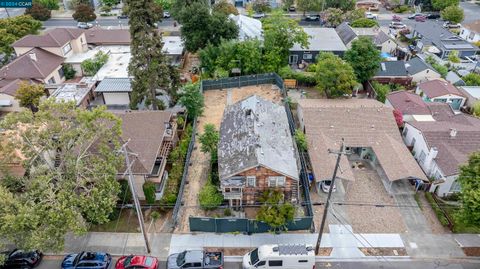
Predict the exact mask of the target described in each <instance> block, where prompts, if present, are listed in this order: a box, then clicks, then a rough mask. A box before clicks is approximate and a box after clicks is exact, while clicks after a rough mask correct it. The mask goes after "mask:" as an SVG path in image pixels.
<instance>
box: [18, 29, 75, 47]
mask: <svg viewBox="0 0 480 269" xmlns="http://www.w3.org/2000/svg"><path fill="white" fill-rule="evenodd" d="M82 33H83V30H82V29H75V28H54V29H51V30H48V31H46V32H45V33H44V34H42V35H26V36H24V37H23V38H21V39H19V40H18V41H16V42H15V43H13V45H12V47H61V46H63V45H65V44H66V43H68V42H70V41H71V40H73V39H77V38H78V37H79V36H80V35H81V34H82Z"/></svg>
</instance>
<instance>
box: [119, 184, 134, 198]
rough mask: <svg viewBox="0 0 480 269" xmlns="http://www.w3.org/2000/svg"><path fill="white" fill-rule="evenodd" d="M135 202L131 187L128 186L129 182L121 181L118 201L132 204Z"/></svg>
mask: <svg viewBox="0 0 480 269" xmlns="http://www.w3.org/2000/svg"><path fill="white" fill-rule="evenodd" d="M132 200H133V196H132V192H131V190H130V186H128V181H126V180H120V192H119V193H118V201H119V202H120V203H123V202H125V203H130V202H131V201H132Z"/></svg>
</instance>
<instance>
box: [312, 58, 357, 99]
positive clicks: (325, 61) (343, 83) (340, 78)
mask: <svg viewBox="0 0 480 269" xmlns="http://www.w3.org/2000/svg"><path fill="white" fill-rule="evenodd" d="M315 76H316V79H317V89H319V90H321V91H324V92H325V94H326V95H327V97H328V98H336V97H343V96H345V95H350V94H352V90H353V87H355V86H356V85H357V81H356V80H355V73H354V72H353V68H352V66H350V65H349V64H348V63H347V62H345V61H343V60H342V59H341V58H340V57H338V56H336V55H334V54H333V53H330V52H328V53H321V54H320V55H319V57H318V62H317V72H316V74H315Z"/></svg>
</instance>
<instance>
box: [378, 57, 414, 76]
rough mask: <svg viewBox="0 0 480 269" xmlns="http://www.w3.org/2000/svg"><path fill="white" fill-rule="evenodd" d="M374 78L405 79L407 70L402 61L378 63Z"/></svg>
mask: <svg viewBox="0 0 480 269" xmlns="http://www.w3.org/2000/svg"><path fill="white" fill-rule="evenodd" d="M375 76H376V77H406V76H408V74H407V69H406V68H405V62H404V61H390V62H382V63H380V68H379V70H378V72H377V74H376V75H375Z"/></svg>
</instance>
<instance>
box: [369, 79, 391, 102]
mask: <svg viewBox="0 0 480 269" xmlns="http://www.w3.org/2000/svg"><path fill="white" fill-rule="evenodd" d="M372 86H373V88H374V89H375V92H376V93H377V96H376V99H377V101H380V102H382V103H385V99H386V98H387V94H388V93H389V92H390V87H389V86H388V85H386V84H381V83H378V82H377V81H373V82H372Z"/></svg>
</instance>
